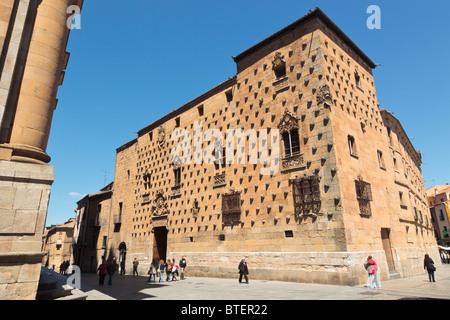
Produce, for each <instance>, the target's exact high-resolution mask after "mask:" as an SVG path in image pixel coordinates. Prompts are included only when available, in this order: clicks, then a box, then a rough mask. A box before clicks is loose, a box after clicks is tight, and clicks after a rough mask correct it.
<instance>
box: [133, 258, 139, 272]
mask: <svg viewBox="0 0 450 320" xmlns="http://www.w3.org/2000/svg"><path fill="white" fill-rule="evenodd" d="M138 266H139V261H137V259H136V258H134V261H133V277H134V275H135V274H136V275H137V276H138V275H139V274H138V271H137V268H138Z"/></svg>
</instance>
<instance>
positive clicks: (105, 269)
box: [97, 258, 119, 286]
mask: <svg viewBox="0 0 450 320" xmlns="http://www.w3.org/2000/svg"><path fill="white" fill-rule="evenodd" d="M118 268H119V265H118V264H117V262H116V258H113V259H112V260H111V261H110V262H109V263H107V262H106V261H103V262H102V264H101V265H99V266H98V268H97V271H98V275H99V281H98V284H99V285H100V286H102V285H103V284H104V283H105V278H106V275H108V277H109V279H108V285H109V286H111V285H112V278H113V276H114V274H115V273H116V271H117V270H118Z"/></svg>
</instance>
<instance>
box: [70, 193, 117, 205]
mask: <svg viewBox="0 0 450 320" xmlns="http://www.w3.org/2000/svg"><path fill="white" fill-rule="evenodd" d="M113 191H114V190H108V191H100V192H95V193H90V194H88V195H86V196H84V197H83V199H81V200H78V201H77V204H78V205H80V204H81V203H82V202H83V201H85V200H87V199H91V198H96V197H99V196H102V195H106V194H108V193H111V195H112V193H113Z"/></svg>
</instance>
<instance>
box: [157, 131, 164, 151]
mask: <svg viewBox="0 0 450 320" xmlns="http://www.w3.org/2000/svg"><path fill="white" fill-rule="evenodd" d="M165 142H166V129H164V127H163V126H160V127H159V129H158V147H159V149H162V148H164V143H165Z"/></svg>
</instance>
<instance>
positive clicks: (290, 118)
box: [278, 109, 300, 134]
mask: <svg viewBox="0 0 450 320" xmlns="http://www.w3.org/2000/svg"><path fill="white" fill-rule="evenodd" d="M298 121H299V119H298V118H297V117H296V116H295V115H294V114H292V113H290V112H289V111H288V110H287V109H286V110H285V111H284V115H283V118H282V119H281V121H280V122H279V123H278V130H279V131H280V134H283V133H285V132H289V131H292V130H295V129H297V130H298V129H299V128H300V126H299V124H298Z"/></svg>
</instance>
